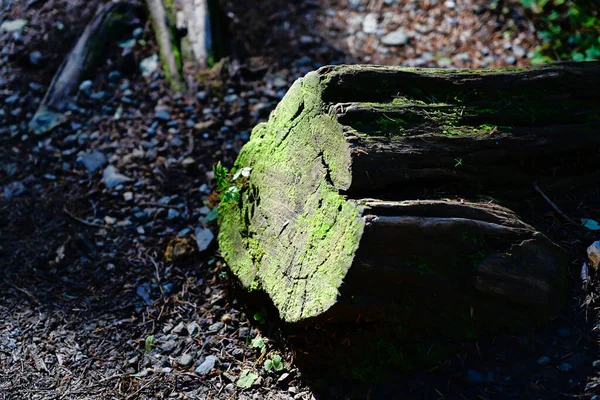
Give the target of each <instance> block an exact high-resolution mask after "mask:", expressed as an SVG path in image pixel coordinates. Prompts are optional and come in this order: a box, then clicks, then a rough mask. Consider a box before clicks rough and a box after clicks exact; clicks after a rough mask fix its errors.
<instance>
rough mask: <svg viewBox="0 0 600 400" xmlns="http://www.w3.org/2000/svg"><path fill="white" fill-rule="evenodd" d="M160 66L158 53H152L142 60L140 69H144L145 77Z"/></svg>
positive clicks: (143, 74)
mask: <svg viewBox="0 0 600 400" xmlns="http://www.w3.org/2000/svg"><path fill="white" fill-rule="evenodd" d="M157 68H158V56H157V55H156V54H152V55H151V56H150V57H148V58H145V59H143V60H142V61H141V62H140V70H141V71H142V76H143V77H144V78H147V77H149V76H150V75H152V73H153V72H154V71H156V69H157Z"/></svg>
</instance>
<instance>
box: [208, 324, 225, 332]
mask: <svg viewBox="0 0 600 400" xmlns="http://www.w3.org/2000/svg"><path fill="white" fill-rule="evenodd" d="M223 325H224V324H223V323H222V322H215V323H214V324H212V325H211V326H209V327H208V331H209V332H217V331H220V330H221V328H223Z"/></svg>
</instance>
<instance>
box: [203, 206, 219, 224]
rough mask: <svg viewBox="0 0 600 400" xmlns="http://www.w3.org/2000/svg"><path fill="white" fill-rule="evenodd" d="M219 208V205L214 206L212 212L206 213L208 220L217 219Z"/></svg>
mask: <svg viewBox="0 0 600 400" xmlns="http://www.w3.org/2000/svg"><path fill="white" fill-rule="evenodd" d="M218 211H219V209H218V208H217V207H215V208H213V209H212V210H210V212H209V213H208V214H206V217H205V218H206V220H207V221H214V220H215V219H217V217H218V215H219V213H218Z"/></svg>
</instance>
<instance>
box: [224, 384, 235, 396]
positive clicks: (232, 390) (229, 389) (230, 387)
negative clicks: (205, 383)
mask: <svg viewBox="0 0 600 400" xmlns="http://www.w3.org/2000/svg"><path fill="white" fill-rule="evenodd" d="M236 390H237V389H236V388H235V385H234V384H233V383H228V384H227V385H226V386H225V392H227V393H228V394H234V393H235V391H236Z"/></svg>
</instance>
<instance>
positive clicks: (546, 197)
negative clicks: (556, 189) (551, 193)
mask: <svg viewBox="0 0 600 400" xmlns="http://www.w3.org/2000/svg"><path fill="white" fill-rule="evenodd" d="M533 188H534V189H535V191H536V192H538V193H539V194H540V196H542V198H543V199H544V200H546V202H547V203H548V204H549V205H550V207H552V208H553V209H554V211H556V212H557V213H558V214H559V215H560V216H561V217H563V218H564V219H565V220H567V221H569V222H570V223H571V224H573V225H576V226H578V227H581V225H579V224H578V223H577V222H575V221H573V220H572V219H571V218H570V217H569V216H568V215H567V214H565V213H564V212H562V211H561V209H560V208H558V206H557V205H556V204H554V203H553V202H552V200H550V198H549V197H548V196H546V194H545V193H544V192H542V189H540V188H539V186H538V185H537V184H536V183H535V182H534V183H533Z"/></svg>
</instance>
